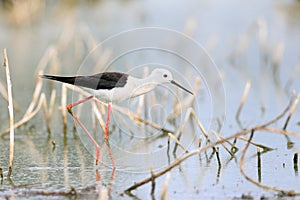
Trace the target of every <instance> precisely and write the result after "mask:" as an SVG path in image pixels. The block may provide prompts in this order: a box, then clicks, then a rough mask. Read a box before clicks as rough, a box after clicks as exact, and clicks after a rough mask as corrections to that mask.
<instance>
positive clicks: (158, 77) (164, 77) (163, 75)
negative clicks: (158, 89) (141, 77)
mask: <svg viewBox="0 0 300 200" xmlns="http://www.w3.org/2000/svg"><path fill="white" fill-rule="evenodd" d="M150 77H151V79H152V80H153V81H155V82H157V83H158V84H162V83H170V82H171V81H172V80H173V76H172V73H171V72H170V71H169V70H166V69H161V68H158V69H154V70H153V71H152V72H151V75H150Z"/></svg>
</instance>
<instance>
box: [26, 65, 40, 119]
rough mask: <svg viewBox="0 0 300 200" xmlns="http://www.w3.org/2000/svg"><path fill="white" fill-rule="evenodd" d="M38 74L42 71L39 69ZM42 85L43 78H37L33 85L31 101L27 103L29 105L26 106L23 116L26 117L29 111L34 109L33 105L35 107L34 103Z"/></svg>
mask: <svg viewBox="0 0 300 200" xmlns="http://www.w3.org/2000/svg"><path fill="white" fill-rule="evenodd" d="M39 74H43V71H42V70H40V71H39ZM42 86H43V80H42V79H41V78H38V79H37V83H36V85H35V89H34V92H33V96H32V100H31V103H30V104H29V106H28V108H27V110H26V112H25V114H24V116H23V117H27V116H28V115H30V113H32V110H33V109H34V107H35V105H36V103H37V101H38V99H39V96H40V93H41V89H42Z"/></svg>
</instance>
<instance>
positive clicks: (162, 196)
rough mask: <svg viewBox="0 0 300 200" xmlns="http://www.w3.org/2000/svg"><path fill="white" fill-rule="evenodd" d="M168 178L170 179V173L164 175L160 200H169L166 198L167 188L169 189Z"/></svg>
mask: <svg viewBox="0 0 300 200" xmlns="http://www.w3.org/2000/svg"><path fill="white" fill-rule="evenodd" d="M170 177H171V172H168V173H167V175H166V180H165V182H164V184H163V187H162V191H161V194H160V199H161V200H165V199H169V198H168V196H169V195H168V187H169V182H170Z"/></svg>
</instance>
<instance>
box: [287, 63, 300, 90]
mask: <svg viewBox="0 0 300 200" xmlns="http://www.w3.org/2000/svg"><path fill="white" fill-rule="evenodd" d="M299 74H300V65H296V66H295V67H294V69H293V70H292V72H291V74H290V76H289V79H288V80H287V82H286V84H285V87H284V88H285V90H286V92H287V93H289V88H290V86H291V85H292V83H293V82H294V80H295V79H296V78H297V76H298V75H299Z"/></svg>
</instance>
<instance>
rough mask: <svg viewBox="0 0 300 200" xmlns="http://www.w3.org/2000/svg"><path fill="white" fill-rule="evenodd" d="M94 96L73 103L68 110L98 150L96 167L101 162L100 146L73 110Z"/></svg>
mask: <svg viewBox="0 0 300 200" xmlns="http://www.w3.org/2000/svg"><path fill="white" fill-rule="evenodd" d="M93 97H94V96H89V97H86V98H84V99H82V100H80V101H77V102H74V103H71V104H69V105H68V106H67V110H68V112H69V113H70V115H71V116H72V117H73V118H74V119H75V120H76V122H77V123H78V124H79V125H80V126H81V128H82V129H83V131H84V132H85V134H86V135H87V136H88V137H89V138H90V140H91V141H92V142H93V144H94V146H95V148H96V165H97V164H98V161H99V157H100V146H99V145H98V143H97V142H96V141H95V139H94V138H93V137H92V135H91V134H90V133H89V131H88V130H87V129H86V128H85V126H84V125H83V123H82V122H81V121H80V120H79V118H78V117H77V116H76V115H75V114H74V113H73V111H72V108H73V107H74V106H77V105H79V104H81V103H83V102H86V101H88V100H90V99H92V98H93Z"/></svg>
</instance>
